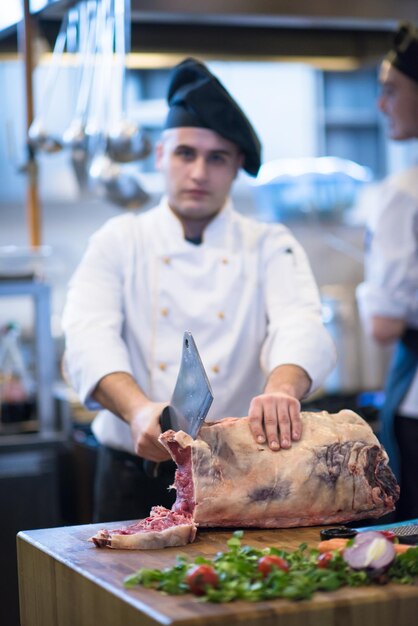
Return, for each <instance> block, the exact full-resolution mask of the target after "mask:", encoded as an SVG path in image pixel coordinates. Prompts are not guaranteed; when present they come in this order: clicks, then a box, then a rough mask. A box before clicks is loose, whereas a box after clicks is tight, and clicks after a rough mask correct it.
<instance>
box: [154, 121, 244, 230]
mask: <svg viewBox="0 0 418 626" xmlns="http://www.w3.org/2000/svg"><path fill="white" fill-rule="evenodd" d="M242 161H243V157H242V155H241V153H240V151H239V149H238V147H237V146H236V145H235V144H234V143H232V142H230V141H228V140H227V139H224V138H223V137H221V136H220V135H218V133H215V132H213V131H211V130H209V129H206V128H191V127H185V128H171V129H169V130H166V131H164V134H163V138H162V141H161V143H160V144H159V145H158V146H157V167H158V168H159V169H160V170H161V171H162V173H163V174H164V178H165V185H166V193H167V196H168V204H169V206H170V208H171V209H172V211H174V213H175V214H176V215H177V216H178V217H179V219H180V220H181V221H182V223H183V225H184V224H185V223H187V222H193V221H196V222H200V223H203V224H207V223H208V222H210V220H211V219H212V218H213V217H214V216H215V215H216V214H217V213H219V211H220V210H221V209H222V207H223V205H224V204H225V200H226V198H227V196H228V194H229V192H230V189H231V185H232V182H233V180H234V178H235V177H236V175H237V173H238V170H239V168H240V167H241V165H242Z"/></svg>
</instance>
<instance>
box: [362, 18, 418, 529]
mask: <svg viewBox="0 0 418 626" xmlns="http://www.w3.org/2000/svg"><path fill="white" fill-rule="evenodd" d="M379 80H380V84H381V95H380V98H379V101H378V106H379V108H380V110H381V111H382V112H383V113H384V115H385V116H386V117H387V121H388V134H389V137H390V138H391V139H393V140H395V141H405V140H408V139H412V138H418V30H417V28H416V27H415V26H413V25H412V24H408V23H402V24H400V25H399V28H398V30H397V31H396V33H395V36H394V42H393V48H392V49H391V50H390V51H389V53H388V54H387V56H386V58H385V59H384V60H383V62H382V64H381V68H380V76H379ZM377 190H378V191H377V194H376V211H375V212H374V213H371V214H370V216H369V222H368V230H367V240H366V258H365V282H364V283H362V284H361V285H359V287H358V291H357V295H358V303H359V309H360V312H361V315H362V317H363V318H364V319H365V322H366V327H367V328H368V329H369V331H370V332H371V334H372V336H373V337H374V339H375V340H376V341H377V342H378V343H380V344H391V343H396V346H395V350H394V354H393V358H392V361H391V365H390V368H389V372H388V377H387V381H386V385H385V403H384V406H383V408H382V410H381V414H380V420H381V433H380V439H381V440H382V443H383V445H384V446H385V448H386V450H387V452H388V454H389V457H390V465H391V467H392V469H393V470H394V471H395V473H396V474H397V476H398V478H399V479H400V483H401V497H400V501H399V503H398V507H397V517H398V519H412V518H414V517H418V165H416V166H415V167H411V168H410V169H409V170H407V171H404V172H402V173H401V174H396V175H393V176H390V177H388V178H387V179H385V180H384V181H383V182H382V183H380V184H379V185H378V186H377Z"/></svg>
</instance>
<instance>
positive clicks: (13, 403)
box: [0, 322, 35, 425]
mask: <svg viewBox="0 0 418 626" xmlns="http://www.w3.org/2000/svg"><path fill="white" fill-rule="evenodd" d="M34 409H35V394H34V381H33V379H32V377H31V376H30V374H29V370H28V368H27V367H26V364H25V361H24V358H23V352H22V349H21V345H20V328H19V326H18V325H17V324H16V323H13V322H9V323H8V324H6V326H4V327H3V328H2V329H0V424H1V425H3V424H11V423H15V422H22V421H26V420H28V419H29V418H30V417H31V414H32V413H33V412H34Z"/></svg>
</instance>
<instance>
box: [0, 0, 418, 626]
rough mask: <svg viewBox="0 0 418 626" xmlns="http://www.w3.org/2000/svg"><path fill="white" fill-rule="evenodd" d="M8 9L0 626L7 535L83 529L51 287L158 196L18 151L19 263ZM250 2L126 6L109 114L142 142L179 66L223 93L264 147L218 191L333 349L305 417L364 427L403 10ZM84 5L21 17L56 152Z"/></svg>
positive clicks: (71, 99)
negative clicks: (140, 197)
mask: <svg viewBox="0 0 418 626" xmlns="http://www.w3.org/2000/svg"><path fill="white" fill-rule="evenodd" d="M9 4H10V9H9V11H10V13H9V14H7V9H6V10H5V7H2V9H1V16H0V29H3V30H2V31H1V33H0V34H3V37H2V38H0V93H2V105H1V107H0V327H1V328H2V329H3V331H2V338H3V348H4V350H3V352H2V351H1V350H0V355H2V359H3V361H2V362H1V361H0V372H1V368H2V366H3V370H4V369H5V368H6V367H8V366H10V364H9V365H7V358H9V359H10V351H9V352H8V353H7V350H6V349H5V346H6V343H7V341H9V343H10V340H11V339H10V338H11V336H12V335H13V337H12V338H13V339H14V340H15V342H18V343H17V349H18V350H19V351H20V354H21V355H22V356H23V366H21V368H20V370H19V371H20V373H21V374H22V371H23V372H24V376H27V379H28V380H29V383H28V384H29V387H30V384H32V385H33V388H34V394H33V398H32V400H33V401H32V402H30V403H27V404H28V406H26V407H25V408H24V409H22V406H20V407H19V409H18V407H17V405H18V404H19V402H16V403H15V406H14V407H13V406H12V407H11V406H10V402H6V401H5V400H4V396H3V401H2V397H1V395H0V407H1V411H0V503H1V507H2V510H3V511H7V514H5V515H3V514H2V519H1V521H0V530H1V531H2V536H3V537H6V538H8V539H7V541H6V544H7V545H6V557H5V558H6V560H7V559H8V563H9V564H10V567H9V570H8V573H7V574H6V575H5V576H0V592H1V595H2V597H6V596H7V597H10V598H11V601H10V603H9V604H7V603H6V605H5V606H4V607H3V608H2V609H1V610H3V611H6V613H5V620H4V621H2V623H5V624H6V623H7V624H8V625H9V624H10V626H13V625H14V624H17V623H18V621H17V620H18V617H17V591H16V579H15V573H16V562H15V552H14V536H15V534H16V532H17V531H18V530H19V529H23V528H26V529H27V528H35V527H47V526H53V525H61V524H67V523H69V524H75V523H88V522H89V521H90V514H91V493H92V491H91V490H92V476H93V469H94V460H95V441H94V438H93V436H92V435H91V433H90V430H89V422H90V420H91V418H92V414H91V413H89V412H87V411H85V410H84V409H83V408H82V407H81V406H80V405H79V403H78V401H77V398H76V397H75V396H74V394H73V392H72V391H71V390H70V389H69V388H68V387H67V385H66V384H65V382H64V381H63V379H62V376H61V369H60V362H61V357H62V353H63V349H64V345H63V336H62V329H61V323H60V318H61V313H62V307H63V303H64V298H65V293H66V289H67V284H68V280H69V277H70V276H71V274H72V272H73V270H74V269H75V267H76V265H77V263H78V261H79V259H80V257H81V255H82V253H83V251H84V249H85V247H86V245H87V242H88V239H89V236H90V235H91V234H92V233H93V232H94V231H95V230H96V229H97V228H98V227H99V226H100V225H101V224H103V223H104V222H105V221H106V220H107V219H108V218H110V217H112V216H114V215H117V214H119V213H120V212H121V211H124V210H137V211H146V210H147V209H148V208H150V207H151V206H153V205H154V204H155V202H156V201H157V200H158V198H159V197H160V195H161V193H162V181H161V178H160V176H159V174H158V172H156V171H155V168H154V161H153V156H152V154H150V155H149V156H148V157H146V158H145V159H143V160H141V161H137V162H132V163H128V164H122V165H120V166H119V167H120V173H121V174H122V175H124V176H127V177H129V180H131V181H134V183H135V189H138V185H140V187H141V188H142V189H143V190H145V192H146V193H147V194H148V199H147V200H146V201H145V202H144V204H142V205H141V207H140V208H134V209H129V208H122V207H121V206H118V205H117V204H115V203H112V202H109V201H106V200H105V199H103V197H102V196H101V195H100V193H97V189H96V188H93V186H92V185H90V186H89V187H88V188H85V187H80V182H81V183H83V181H84V178H83V177H84V175H85V172H84V171H82V170H81V169H80V168H78V169H77V167H74V159H73V160H72V157H74V153H73V152H72V151H71V150H70V149H69V148H68V147H67V148H64V149H63V150H61V151H57V152H54V153H51V154H45V153H44V152H42V151H36V152H35V158H36V163H37V167H38V176H37V180H36V189H37V192H38V194H39V205H40V224H41V244H42V247H41V248H39V249H38V250H37V251H34V250H32V251H31V250H30V243H31V239H30V224H29V220H28V199H27V197H28V196H27V194H28V189H29V188H30V184H31V183H30V181H31V179H30V167H29V171H28V152H27V147H26V124H25V119H26V97H27V92H26V91H25V85H24V63H23V61H22V57H21V55H19V54H17V52H18V51H19V50H21V48H22V33H20V34H19V29H18V28H16V27H14V23H15V21H18V20H19V17H20V15H21V13H20V12H19V11H20V4H19V3H14V4H13V3H12V2H10V3H9ZM18 4H19V7H17V5H18ZM186 4H187V3H186ZM224 4H225V3H224ZM251 4H252V3H248V2H243V3H241V4H240V7H239V14H238V13H237V12H235V11H234V5H235V3H233V2H230V3H228V5H229V8H226V7H221V6H220V5H221V3H218V2H214V3H212V5H211V8H209V9H208V12H207V13H205V14H202V13H201V12H200V11H197V10H195V9H193V8H191V7H185V5H184V3H182V2H176V3H171V4H170V3H169V2H164V1H163V0H162V1H160V2H154V3H153V4H152V3H149V2H143V3H142V4H141V3H139V2H135V0H133V2H132V7H131V9H132V24H133V25H132V51H133V52H134V53H135V54H131V55H129V57H128V59H127V60H128V70H127V71H126V75H125V76H122V80H124V81H125V83H124V93H125V98H126V99H125V102H124V107H125V113H126V116H127V117H128V118H129V119H130V120H132V121H133V122H135V123H136V124H138V125H139V126H140V127H141V129H142V130H143V132H144V133H145V134H146V136H147V138H148V139H149V141H150V142H151V143H152V144H153V145H154V144H155V141H156V140H157V138H158V135H159V132H160V129H161V125H162V122H163V119H164V116H165V111H166V109H165V106H166V105H165V100H164V97H165V93H166V87H167V81H168V74H169V69H170V67H172V66H173V65H174V64H175V63H177V62H178V61H179V60H181V59H182V58H184V57H185V56H188V55H190V54H192V55H194V56H197V57H199V58H201V59H202V60H204V61H205V62H207V63H208V65H209V67H210V69H211V70H212V71H213V72H214V73H215V74H216V75H217V76H218V77H219V78H220V79H221V81H222V82H224V83H225V85H226V86H227V87H228V89H229V90H230V91H231V93H232V94H233V95H234V96H235V97H236V99H237V101H238V102H239V103H240V104H241V105H242V108H243V109H244V110H245V111H246V112H247V114H248V116H249V118H250V119H251V120H252V122H253V123H254V126H255V128H256V130H257V131H258V133H259V136H260V138H261V141H262V143H263V147H264V167H263V169H262V171H261V172H260V175H259V177H258V178H257V180H255V181H253V180H252V179H250V178H249V177H247V176H246V175H245V174H241V175H240V177H239V178H238V180H237V181H236V184H235V188H234V192H233V195H234V199H235V201H236V205H237V208H238V209H239V210H240V211H242V212H244V213H246V214H248V215H252V216H255V217H256V218H257V219H260V220H263V221H282V222H284V223H285V224H286V225H287V226H288V227H289V228H290V229H291V230H292V231H293V232H294V234H295V235H296V237H297V238H298V239H299V241H300V242H301V243H302V244H303V246H304V247H305V249H306V251H307V253H308V256H309V258H310V261H311V264H312V267H313V271H314V274H315V276H316V279H317V281H318V284H319V287H320V290H321V297H322V303H323V316H324V321H325V323H326V324H327V326H328V328H329V330H330V332H331V333H332V335H333V337H334V340H335V342H336V345H337V350H338V354H339V362H338V365H337V367H336V369H335V370H334V372H333V373H332V374H331V375H330V377H329V378H328V380H327V381H326V383H325V385H324V388H323V389H322V390H321V392H320V393H318V394H317V396H316V397H315V398H314V399H312V400H310V401H309V403H308V404H307V406H310V407H312V408H326V409H330V410H333V409H339V408H343V407H350V408H355V409H356V410H358V411H359V412H361V413H362V414H363V415H364V416H365V417H366V418H367V419H369V420H370V421H371V422H372V423H373V424H374V420H375V416H376V410H377V408H378V406H379V403H380V402H381V400H382V394H381V388H382V383H383V379H384V373H385V368H386V364H387V361H388V358H389V356H390V349H386V350H383V349H381V348H378V347H377V346H376V345H374V344H373V343H372V341H371V340H370V339H369V338H368V337H367V335H366V334H365V333H364V331H363V329H362V327H361V324H360V322H359V319H358V313H357V308H356V304H355V288H356V285H357V284H358V283H359V282H361V280H362V276H363V239H364V226H365V218H366V216H367V214H368V212H369V211H370V210H372V209H373V197H374V194H373V189H374V186H375V185H376V184H378V182H379V180H380V179H381V178H382V177H383V176H385V175H387V174H389V173H393V172H396V171H399V170H401V169H403V168H405V167H407V166H408V165H410V164H412V163H414V162H416V160H417V158H418V146H417V142H408V143H406V144H405V143H404V144H402V145H395V144H393V143H391V142H389V141H388V140H387V139H386V137H385V129H384V120H383V119H382V118H381V116H380V114H379V113H378V111H377V107H376V98H377V95H378V85H377V71H378V64H379V60H380V58H381V54H382V53H383V52H384V51H385V50H386V49H387V47H388V45H389V43H388V42H390V32H391V31H392V30H393V28H394V26H395V24H396V22H397V20H398V19H399V18H400V17H401V16H402V17H405V16H409V17H410V19H413V18H414V12H416V8H415V7H412V4H411V3H409V2H408V1H407V0H403V2H402V1H401V0H398V3H397V5H396V7H395V4H394V3H392V2H390V1H389V0H386V1H385V2H381V3H380V5H379V7H377V5H376V3H374V2H369V3H365V5H364V3H362V4H363V5H364V6H363V9H364V10H363V11H360V9H358V10H357V6H356V5H357V3H356V2H354V6H353V7H352V8H351V14H347V13H344V10H343V9H342V8H341V7H340V9H336V8H335V7H334V3H332V9H331V5H329V6H328V4H329V3H327V2H323V3H321V6H322V9H321V7H319V8H318V7H317V8H316V9H312V7H308V4H309V3H305V2H303V1H302V2H300V3H296V5H297V6H296V7H294V8H293V9H294V14H289V15H287V13H286V8H285V7H283V6H281V7H279V6H278V5H286V3H279V2H278V3H275V8H274V9H273V8H272V4H271V3H269V2H261V3H257V4H258V9H257V14H255V12H254V10H252V8H251ZM87 5H89V6H90V7H93V8H94V7H95V6H96V2H95V0H94V1H93V2H84V1H82V2H79V3H74V2H60V1H58V2H56V1H53V0H50V1H49V2H48V1H47V0H38V1H37V2H33V3H32V4H31V8H32V11H33V14H34V17H35V18H36V19H34V22H33V24H32V26H33V27H34V31H33V50H34V54H35V57H36V61H37V64H36V69H35V70H34V72H33V76H32V79H33V90H34V112H35V120H37V121H38V122H41V123H42V125H43V128H44V129H45V130H46V131H47V132H48V134H49V135H51V136H55V137H62V135H63V133H64V132H65V131H66V130H67V129H68V128H69V127H70V124H71V122H72V121H74V119H75V117H76V109H77V106H78V104H79V101H80V84H81V85H82V84H83V83H82V81H83V73H82V71H81V68H82V66H80V65H79V64H77V60H76V59H74V58H72V57H75V56H76V55H71V54H60V52H59V51H58V52H57V49H55V53H53V54H51V52H52V51H53V47H54V44H55V42H56V40H57V36H58V33H59V27H60V24H61V20H62V17H63V15H66V14H67V9H68V8H69V7H74V10H75V13H73V16H74V19H76V20H77V19H81V17H80V16H81V15H82V11H84V10H85V7H86V6H87ZM401 5H402V7H401ZM125 6H126V5H125ZM138 6H140V10H139V9H138ZM80 7H83V8H82V9H81V8H80ZM174 7H177V9H175V8H174ZM367 7H368V10H367ZM401 8H402V10H401ZM279 9H280V10H279ZM314 11H316V12H315V13H314ZM335 11H337V12H339V14H338V15H336V14H335ZM360 15H361V16H362V17H361V19H360V17H359V16H360ZM129 23H130V21H129ZM187 24H189V26H187ZM69 32H70V31H69V30H67V34H68V33H69ZM129 34H130V33H129ZM67 46H69V40H67ZM119 96H120V90H118V88H117V86H116V83H115V82H114V81H113V80H108V79H104V82H103V84H102V83H100V80H99V83H98V84H97V91H96V93H95V97H94V98H93V100H90V106H89V109H88V120H87V121H88V123H89V124H91V125H94V124H96V125H98V126H99V127H100V125H102V126H103V124H104V123H105V121H104V116H105V114H104V113H103V111H102V103H103V101H110V102H112V103H113V105H112V106H113V107H115V108H114V109H113V110H114V111H115V110H116V111H118V110H119V112H121V110H120V107H121V102H120V98H119ZM118 107H119V109H118ZM324 159H326V160H324ZM352 162H354V164H357V167H355V166H354V165H353V163H352ZM30 163H31V161H30V159H29V164H30ZM324 168H325V169H326V171H327V173H326V174H324ZM32 182H33V179H32ZM96 182H97V181H96ZM11 324H13V327H12V329H11ZM7 328H8V329H9V333H6V329H7ZM10 329H11V332H10ZM40 337H41V338H42V340H40ZM5 340H7V341H5ZM7 345H9V344H7ZM15 345H16V344H15ZM6 347H7V346H6ZM7 354H9V357H7ZM22 367H23V370H22ZM17 369H19V368H17ZM3 374H4V371H3ZM0 375H1V374H0ZM4 380H5V376H3V377H2V378H1V379H0V388H1V381H3V382H4ZM12 404H13V403H12ZM20 404H22V403H20ZM13 409H14V410H13Z"/></svg>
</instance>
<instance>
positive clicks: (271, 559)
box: [257, 554, 289, 578]
mask: <svg viewBox="0 0 418 626" xmlns="http://www.w3.org/2000/svg"><path fill="white" fill-rule="evenodd" d="M274 568H276V569H281V570H282V571H283V572H288V571H289V564H288V562H287V561H286V560H285V559H282V557H281V556H277V555H276V554H266V556H262V557H261V558H260V559H259V560H258V564H257V569H258V571H259V572H260V573H261V574H262V575H263V577H264V578H265V577H266V576H268V575H269V574H270V572H271V571H272V570H273V569H274Z"/></svg>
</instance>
